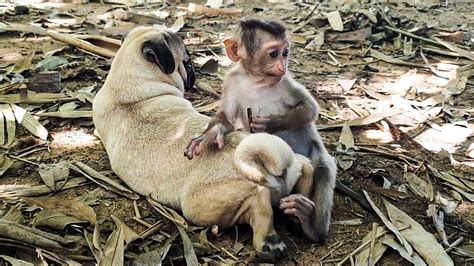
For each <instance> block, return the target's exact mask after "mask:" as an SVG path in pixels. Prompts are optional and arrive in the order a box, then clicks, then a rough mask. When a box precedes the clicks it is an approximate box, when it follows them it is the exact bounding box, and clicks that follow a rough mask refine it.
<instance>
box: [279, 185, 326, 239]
mask: <svg viewBox="0 0 474 266" xmlns="http://www.w3.org/2000/svg"><path fill="white" fill-rule="evenodd" d="M315 208H316V206H315V204H314V202H313V201H312V200H310V199H308V198H307V197H305V196H303V195H301V194H292V195H289V196H288V197H284V198H282V199H280V209H281V210H282V211H283V213H284V214H287V215H289V216H293V217H296V218H297V219H298V221H299V222H300V224H301V229H302V230H303V233H304V234H305V235H306V236H307V237H309V238H310V239H311V240H313V241H316V242H319V241H320V239H318V238H317V237H316V233H315V232H316V226H317V225H316V223H315V222H316V212H315Z"/></svg>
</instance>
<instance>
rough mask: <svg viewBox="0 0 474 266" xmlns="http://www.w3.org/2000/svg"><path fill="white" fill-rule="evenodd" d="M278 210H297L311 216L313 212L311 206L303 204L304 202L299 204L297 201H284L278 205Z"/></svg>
mask: <svg viewBox="0 0 474 266" xmlns="http://www.w3.org/2000/svg"><path fill="white" fill-rule="evenodd" d="M279 207H280V209H283V210H285V209H298V210H299V211H301V212H302V213H304V214H305V215H311V213H312V212H313V208H312V207H311V205H308V204H305V203H304V202H299V201H286V202H283V203H280V206H279Z"/></svg>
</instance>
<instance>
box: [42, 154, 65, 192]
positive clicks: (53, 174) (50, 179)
mask: <svg viewBox="0 0 474 266" xmlns="http://www.w3.org/2000/svg"><path fill="white" fill-rule="evenodd" d="M38 172H39V175H40V177H41V179H42V180H43V182H44V184H45V185H46V186H48V187H49V188H50V189H51V190H52V191H53V192H56V190H57V187H56V182H57V181H59V180H64V179H66V178H67V177H68V176H69V166H68V163H67V162H66V161H60V162H59V163H56V164H40V166H39V169H38Z"/></svg>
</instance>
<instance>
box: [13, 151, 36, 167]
mask: <svg viewBox="0 0 474 266" xmlns="http://www.w3.org/2000/svg"><path fill="white" fill-rule="evenodd" d="M7 156H8V157H10V158H12V159H15V160H18V161H22V162H25V163H29V164H32V165H36V166H39V165H40V164H39V163H35V162H32V161H29V160H27V159H23V158H20V157H18V156H15V155H11V154H7Z"/></svg>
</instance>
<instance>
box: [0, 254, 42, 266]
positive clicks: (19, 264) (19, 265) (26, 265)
mask: <svg viewBox="0 0 474 266" xmlns="http://www.w3.org/2000/svg"><path fill="white" fill-rule="evenodd" d="M0 258H1V260H0V261H2V262H3V263H4V262H8V263H9V264H8V263H7V264H6V265H15V266H34V265H35V264H33V263H30V262H27V261H24V260H20V259H15V258H13V257H10V256H7V255H0Z"/></svg>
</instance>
